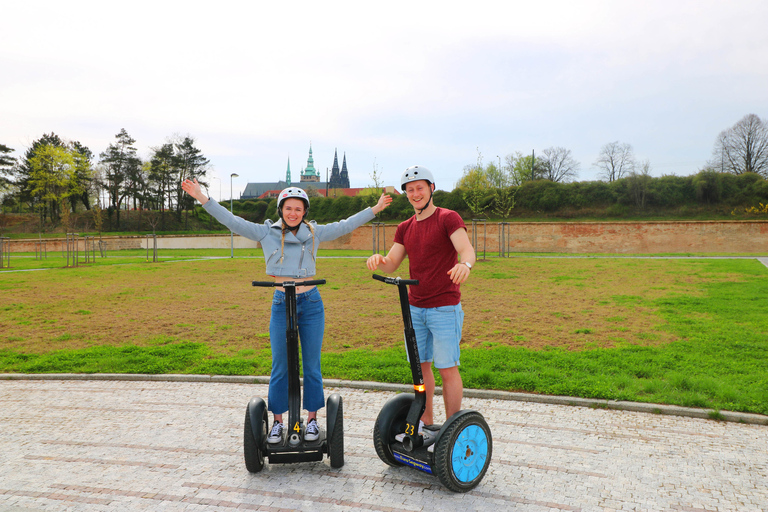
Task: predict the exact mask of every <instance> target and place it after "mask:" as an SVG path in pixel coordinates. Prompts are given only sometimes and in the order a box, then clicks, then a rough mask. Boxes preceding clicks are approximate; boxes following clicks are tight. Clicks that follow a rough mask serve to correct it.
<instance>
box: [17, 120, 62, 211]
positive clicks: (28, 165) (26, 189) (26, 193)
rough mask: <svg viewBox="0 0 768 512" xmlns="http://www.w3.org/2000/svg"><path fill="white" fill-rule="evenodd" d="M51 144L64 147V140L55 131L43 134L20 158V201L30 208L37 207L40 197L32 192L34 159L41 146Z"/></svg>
mask: <svg viewBox="0 0 768 512" xmlns="http://www.w3.org/2000/svg"><path fill="white" fill-rule="evenodd" d="M49 145H50V146H56V147H64V141H62V140H61V138H60V137H59V136H58V135H56V134H55V133H53V132H51V133H50V134H43V136H42V137H40V138H39V139H37V140H36V141H34V142H33V143H32V146H31V147H30V148H28V149H27V151H26V153H24V158H21V159H19V162H18V165H17V167H16V170H15V174H16V185H17V186H18V187H19V201H20V202H22V203H23V202H26V203H27V204H28V205H29V207H30V208H37V204H36V202H37V201H38V199H39V198H37V197H35V195H34V194H33V193H32V185H30V180H31V179H32V172H33V171H32V159H33V158H34V157H35V154H36V153H37V151H38V150H39V149H40V148H42V147H44V146H49Z"/></svg>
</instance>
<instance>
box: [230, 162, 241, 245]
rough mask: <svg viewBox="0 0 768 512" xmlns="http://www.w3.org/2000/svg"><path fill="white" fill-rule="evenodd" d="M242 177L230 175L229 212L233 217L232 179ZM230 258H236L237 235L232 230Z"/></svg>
mask: <svg viewBox="0 0 768 512" xmlns="http://www.w3.org/2000/svg"><path fill="white" fill-rule="evenodd" d="M238 177H240V175H239V174H235V173H234V172H233V173H232V174H230V175H229V211H230V212H232V215H234V214H235V204H234V202H233V199H232V196H233V194H232V178H238ZM229 250H230V253H229V257H230V258H234V257H235V234H234V233H232V231H231V230H230V232H229Z"/></svg>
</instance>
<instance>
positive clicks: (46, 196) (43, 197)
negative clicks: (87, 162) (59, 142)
mask: <svg viewBox="0 0 768 512" xmlns="http://www.w3.org/2000/svg"><path fill="white" fill-rule="evenodd" d="M73 153H74V151H71V150H68V149H67V148H64V147H61V146H55V145H53V144H46V145H44V146H41V147H38V148H37V149H36V151H35V155H34V156H33V157H32V158H31V159H30V161H29V165H30V166H31V171H32V172H31V174H30V177H29V181H28V184H29V186H30V193H31V194H32V196H33V197H35V198H36V199H37V207H38V209H39V210H40V222H41V224H42V223H43V222H45V219H46V216H47V215H50V218H51V220H58V219H59V218H60V217H61V210H60V207H59V206H60V205H61V204H65V202H64V199H66V198H67V197H69V195H70V194H72V193H73V191H75V192H76V191H77V190H78V189H77V187H76V185H75V159H74V157H73Z"/></svg>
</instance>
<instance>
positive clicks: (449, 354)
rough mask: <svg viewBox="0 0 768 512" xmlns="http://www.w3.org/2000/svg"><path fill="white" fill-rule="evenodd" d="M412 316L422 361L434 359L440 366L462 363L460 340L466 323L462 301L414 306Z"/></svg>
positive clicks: (450, 366)
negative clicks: (449, 303)
mask: <svg viewBox="0 0 768 512" xmlns="http://www.w3.org/2000/svg"><path fill="white" fill-rule="evenodd" d="M411 319H412V320H413V330H414V332H415V333H416V343H417V344H418V346H419V359H420V360H421V362H422V363H432V362H434V364H435V368H438V369H444V368H453V367H454V366H459V358H460V356H461V350H460V349H459V343H460V342H461V330H462V328H463V327H464V310H463V309H462V307H461V303H459V304H456V305H455V306H440V307H437V308H419V307H416V306H411Z"/></svg>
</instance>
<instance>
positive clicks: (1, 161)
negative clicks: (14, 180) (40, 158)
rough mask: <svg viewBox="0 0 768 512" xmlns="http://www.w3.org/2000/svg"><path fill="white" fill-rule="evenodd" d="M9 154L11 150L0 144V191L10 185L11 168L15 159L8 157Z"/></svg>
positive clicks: (14, 163)
mask: <svg viewBox="0 0 768 512" xmlns="http://www.w3.org/2000/svg"><path fill="white" fill-rule="evenodd" d="M11 153H13V149H11V148H9V147H8V146H6V145H5V144H0V190H3V188H4V187H7V186H9V185H10V184H11V176H12V175H13V167H14V165H16V159H15V158H12V157H11V156H10V154H11Z"/></svg>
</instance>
